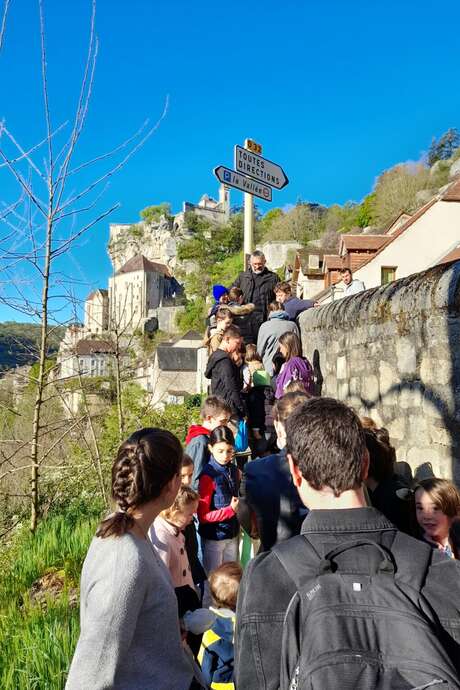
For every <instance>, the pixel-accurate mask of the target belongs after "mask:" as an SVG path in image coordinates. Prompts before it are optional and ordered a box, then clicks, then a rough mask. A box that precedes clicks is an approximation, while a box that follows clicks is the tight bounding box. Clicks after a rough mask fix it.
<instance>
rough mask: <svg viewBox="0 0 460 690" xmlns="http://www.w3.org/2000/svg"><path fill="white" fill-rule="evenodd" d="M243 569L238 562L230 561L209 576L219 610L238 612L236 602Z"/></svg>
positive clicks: (213, 596)
mask: <svg viewBox="0 0 460 690" xmlns="http://www.w3.org/2000/svg"><path fill="white" fill-rule="evenodd" d="M242 577H243V569H242V567H241V566H240V564H239V563H237V562H236V561H228V562H227V563H223V564H222V565H221V566H219V567H218V568H216V569H215V570H213V571H212V572H211V574H210V575H209V588H210V590H211V596H212V600H213V603H214V605H215V606H216V607H217V608H221V609H222V608H226V609H231V610H232V611H235V610H236V600H237V597H238V589H239V586H240V582H241V578H242Z"/></svg>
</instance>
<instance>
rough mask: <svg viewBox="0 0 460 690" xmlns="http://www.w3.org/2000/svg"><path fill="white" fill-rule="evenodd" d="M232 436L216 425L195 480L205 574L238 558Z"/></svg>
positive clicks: (236, 501)
mask: <svg viewBox="0 0 460 690" xmlns="http://www.w3.org/2000/svg"><path fill="white" fill-rule="evenodd" d="M234 443H235V439H234V436H233V434H232V432H231V431H230V429H229V428H228V427H226V426H218V427H217V428H216V429H214V431H212V432H211V435H210V437H209V450H210V453H211V459H210V461H209V462H208V464H207V465H206V467H205V468H204V470H203V472H202V474H201V477H200V482H199V494H200V503H199V506H198V519H199V521H200V527H199V532H200V535H201V538H202V544H203V566H204V569H205V571H206V572H207V573H209V572H211V570H214V569H215V568H218V567H219V566H220V565H221V564H222V563H225V562H226V561H236V560H237V557H238V533H239V524H238V519H237V517H236V510H237V508H238V498H237V496H238V484H239V482H238V471H237V469H236V467H235V465H234V464H233V463H232V460H233V455H234Z"/></svg>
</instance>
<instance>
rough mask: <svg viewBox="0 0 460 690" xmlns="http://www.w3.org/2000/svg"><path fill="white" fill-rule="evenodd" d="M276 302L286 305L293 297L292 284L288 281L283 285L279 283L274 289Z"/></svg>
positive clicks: (284, 281)
mask: <svg viewBox="0 0 460 690" xmlns="http://www.w3.org/2000/svg"><path fill="white" fill-rule="evenodd" d="M274 293H275V297H276V301H277V302H279V303H280V304H284V303H285V302H286V300H288V299H289V298H290V297H291V295H292V289H291V284H290V283H288V282H287V281H286V280H283V282H282V283H277V284H276V285H275V289H274Z"/></svg>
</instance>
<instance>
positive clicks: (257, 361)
mask: <svg viewBox="0 0 460 690" xmlns="http://www.w3.org/2000/svg"><path fill="white" fill-rule="evenodd" d="M256 371H258V372H264V373H265V370H264V365H263V364H262V357H261V356H260V355H259V353H258V352H257V348H256V346H255V345H254V344H253V343H248V344H247V345H246V354H245V356H244V365H243V384H244V387H243V390H244V391H248V390H249V389H250V388H252V387H253V386H254V385H255V380H254V374H255V373H256ZM259 376H260V375H259ZM268 383H269V381H268Z"/></svg>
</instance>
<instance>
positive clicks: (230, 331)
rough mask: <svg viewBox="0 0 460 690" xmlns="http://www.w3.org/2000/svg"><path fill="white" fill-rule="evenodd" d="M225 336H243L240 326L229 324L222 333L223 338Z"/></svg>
mask: <svg viewBox="0 0 460 690" xmlns="http://www.w3.org/2000/svg"><path fill="white" fill-rule="evenodd" d="M224 338H241V331H240V329H239V328H238V326H228V327H227V328H226V329H225V331H223V333H222V340H223V339H224Z"/></svg>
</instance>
